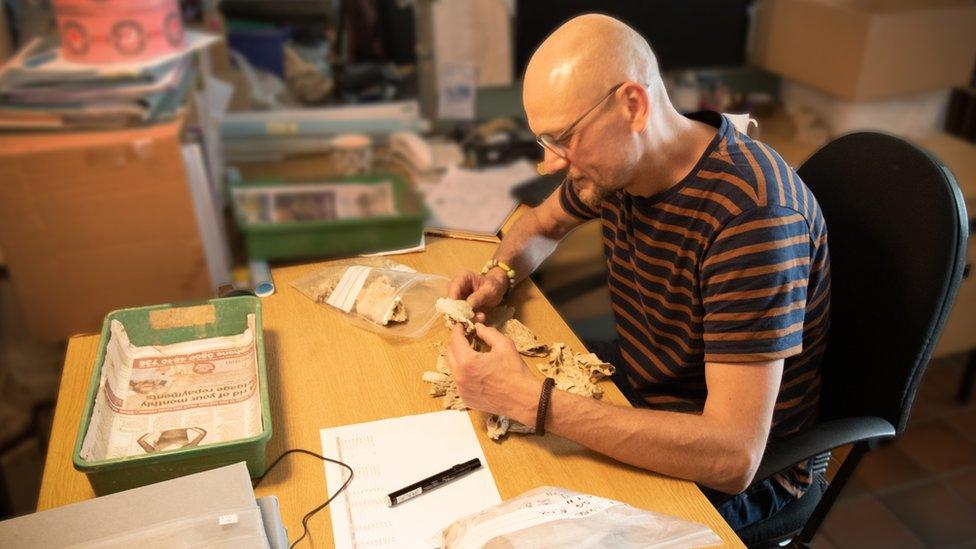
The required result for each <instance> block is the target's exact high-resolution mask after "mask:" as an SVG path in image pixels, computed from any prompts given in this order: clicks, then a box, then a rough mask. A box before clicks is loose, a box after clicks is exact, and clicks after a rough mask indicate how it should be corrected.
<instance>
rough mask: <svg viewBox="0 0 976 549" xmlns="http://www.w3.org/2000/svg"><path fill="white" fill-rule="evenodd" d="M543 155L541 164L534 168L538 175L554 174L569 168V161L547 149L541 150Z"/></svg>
mask: <svg viewBox="0 0 976 549" xmlns="http://www.w3.org/2000/svg"><path fill="white" fill-rule="evenodd" d="M543 155H544V156H543V157H542V162H539V164H538V165H537V166H536V169H537V170H538V172H539V174H540V175H548V174H551V173H556V172H559V171H562V170H565V169H566V168H568V167H569V160H567V159H565V158H563V157H561V156H559V155H558V154H556V153H554V152H552V151H550V150H548V149H543Z"/></svg>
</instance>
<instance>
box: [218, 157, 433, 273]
mask: <svg viewBox="0 0 976 549" xmlns="http://www.w3.org/2000/svg"><path fill="white" fill-rule="evenodd" d="M385 181H390V182H392V183H393V195H394V196H393V202H394V208H395V209H396V211H397V212H398V215H393V216H380V217H371V218H368V219H337V220H331V221H292V222H285V223H248V222H247V221H245V220H244V218H243V216H242V212H241V211H240V209H239V208H238V205H237V201H236V200H233V195H232V196H231V202H232V203H233V204H234V217H235V219H236V221H237V226H238V227H239V228H240V230H241V233H242V234H243V235H244V247H245V249H246V251H247V256H248V258H250V259H300V258H313V257H333V256H343V255H353V254H361V253H369V252H379V251H384V250H396V249H400V248H408V247H411V246H416V245H417V243H418V242H419V241H420V236H421V235H422V234H423V232H424V221H426V219H427V216H428V215H429V212H428V210H427V207H426V205H424V202H423V200H422V199H421V198H420V196H419V195H418V194H417V193H416V192H414V190H413V189H412V188H411V187H410V186H409V185H408V184H407V183H406V182H405V181H404V180H403V179H402V178H400V177H398V176H395V175H393V174H373V175H368V176H353V177H346V178H342V179H338V180H330V181H328V183H330V184H333V183H338V184H351V183H380V182H385ZM269 185H281V186H288V183H284V182H282V181H278V180H260V181H237V182H232V183H231V184H230V186H231V189H234V188H243V187H256V186H269Z"/></svg>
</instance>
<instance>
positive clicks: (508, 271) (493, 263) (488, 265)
mask: <svg viewBox="0 0 976 549" xmlns="http://www.w3.org/2000/svg"><path fill="white" fill-rule="evenodd" d="M495 267H498V268H499V269H501V270H502V271H505V276H506V277H508V289H509V290H511V289H512V288H514V287H515V276H516V273H515V269H513V268H511V267H509V266H508V265H507V264H506V263H503V262H501V261H498V260H497V259H489V260H488V261H487V262H485V266H484V267H483V268H482V269H481V274H482V275H486V274H488V271H490V270H492V269H494V268H495Z"/></svg>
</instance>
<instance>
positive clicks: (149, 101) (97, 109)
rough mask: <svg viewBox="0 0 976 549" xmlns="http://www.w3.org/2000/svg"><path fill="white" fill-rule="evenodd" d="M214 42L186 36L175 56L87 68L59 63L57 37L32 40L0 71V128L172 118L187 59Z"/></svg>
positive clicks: (188, 79)
mask: <svg viewBox="0 0 976 549" xmlns="http://www.w3.org/2000/svg"><path fill="white" fill-rule="evenodd" d="M216 40H218V37H216V36H213V35H209V34H204V33H199V32H193V31H189V32H187V34H186V41H185V45H184V46H183V48H182V50H180V51H179V52H176V53H171V54H166V55H162V56H160V57H157V58H154V59H149V60H145V61H140V62H126V63H116V64H110V65H100V66H92V65H82V64H78V63H73V62H70V61H67V60H65V59H63V58H62V57H61V54H60V50H59V47H58V40H57V38H54V37H49V38H44V39H35V40H33V41H31V42H30V43H29V44H27V46H25V47H24V48H23V49H22V50H21V51H20V52H19V53H18V54H17V55H16V56H15V57H14V58H12V59H11V60H10V61H9V62H8V63H7V64H6V65H4V66H3V67H2V68H0V129H76V128H106V127H124V126H134V125H139V124H145V123H151V122H155V121H158V120H167V119H169V118H172V117H173V116H174V115H175V114H176V112H177V110H178V109H179V107H180V106H181V105H182V103H183V98H184V97H185V95H186V92H187V90H188V88H189V87H190V84H191V83H192V81H193V70H192V67H191V66H190V60H189V57H188V54H189V53H190V52H192V51H194V50H196V49H200V48H203V47H206V46H208V45H209V44H211V43H213V42H214V41H216Z"/></svg>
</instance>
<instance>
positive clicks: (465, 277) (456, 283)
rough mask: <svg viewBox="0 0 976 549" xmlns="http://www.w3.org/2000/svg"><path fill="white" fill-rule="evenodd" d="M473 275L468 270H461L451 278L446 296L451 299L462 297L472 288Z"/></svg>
mask: <svg viewBox="0 0 976 549" xmlns="http://www.w3.org/2000/svg"><path fill="white" fill-rule="evenodd" d="M473 278H474V277H473V275H472V273H471V272H470V271H462V272H460V273H458V274H457V275H455V276H454V278H452V279H451V285H450V286H448V289H447V296H448V297H450V298H451V299H464V298H465V297H468V296H469V295H470V294H471V292H472V291H473V290H474V280H473Z"/></svg>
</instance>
